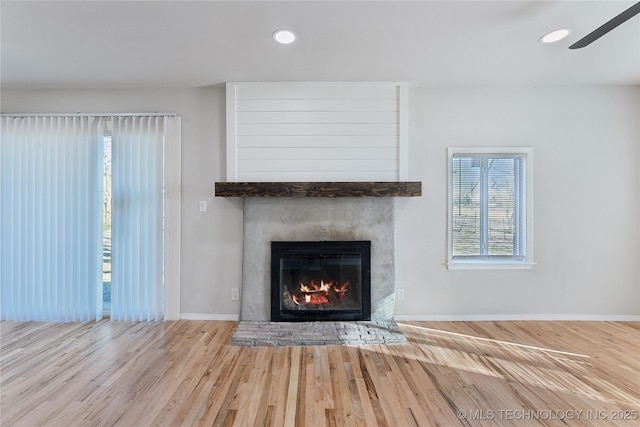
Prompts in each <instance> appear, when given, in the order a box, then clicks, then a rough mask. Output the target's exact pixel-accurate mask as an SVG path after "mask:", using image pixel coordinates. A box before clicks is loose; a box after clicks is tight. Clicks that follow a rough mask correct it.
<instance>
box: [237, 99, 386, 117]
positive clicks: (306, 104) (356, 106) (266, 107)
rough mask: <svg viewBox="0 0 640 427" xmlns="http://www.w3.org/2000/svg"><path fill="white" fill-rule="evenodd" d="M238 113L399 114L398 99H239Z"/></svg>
mask: <svg viewBox="0 0 640 427" xmlns="http://www.w3.org/2000/svg"><path fill="white" fill-rule="evenodd" d="M236 111H237V112H256V111H258V112H260V111H326V112H335V111H356V112H360V111H372V112H373V111H376V112H393V113H395V112H397V111H398V99H397V98H390V99H238V100H236Z"/></svg>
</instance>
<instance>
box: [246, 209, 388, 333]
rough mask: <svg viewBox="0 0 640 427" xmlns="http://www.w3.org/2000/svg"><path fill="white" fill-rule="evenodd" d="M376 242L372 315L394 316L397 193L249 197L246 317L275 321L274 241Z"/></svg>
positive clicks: (378, 317)
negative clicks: (394, 196)
mask: <svg viewBox="0 0 640 427" xmlns="http://www.w3.org/2000/svg"><path fill="white" fill-rule="evenodd" d="M302 240H370V241H371V320H372V321H393V314H394V303H395V299H394V296H395V281H394V280H395V269H394V234H393V199H392V198H377V197H367V198H349V197H347V198H325V197H322V198H281V197H274V198H245V199H244V249H243V261H242V302H241V312H240V320H241V321H270V320H271V319H270V315H271V310H270V306H269V304H270V298H271V294H270V292H271V290H270V289H271V271H270V269H271V242H272V241H302Z"/></svg>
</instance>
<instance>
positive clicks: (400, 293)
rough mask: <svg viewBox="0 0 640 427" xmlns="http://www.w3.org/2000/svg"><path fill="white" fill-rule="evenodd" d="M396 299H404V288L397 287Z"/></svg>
mask: <svg viewBox="0 0 640 427" xmlns="http://www.w3.org/2000/svg"><path fill="white" fill-rule="evenodd" d="M398 299H404V288H399V289H398Z"/></svg>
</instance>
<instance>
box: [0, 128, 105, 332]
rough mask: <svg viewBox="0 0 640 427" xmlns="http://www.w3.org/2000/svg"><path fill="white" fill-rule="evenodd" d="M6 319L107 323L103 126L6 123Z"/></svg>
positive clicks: (1, 216)
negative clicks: (104, 308) (104, 302)
mask: <svg viewBox="0 0 640 427" xmlns="http://www.w3.org/2000/svg"><path fill="white" fill-rule="evenodd" d="M1 120H2V138H1V139H0V282H1V283H0V291H1V298H0V299H1V300H2V302H1V304H0V305H1V309H2V313H1V316H2V320H12V321H27V320H34V321H86V320H91V319H100V318H101V317H102V305H101V304H102V293H101V290H102V155H103V154H102V129H101V126H102V122H101V120H99V119H98V118H95V117H79V116H66V117H65V116H57V117H2V119H1Z"/></svg>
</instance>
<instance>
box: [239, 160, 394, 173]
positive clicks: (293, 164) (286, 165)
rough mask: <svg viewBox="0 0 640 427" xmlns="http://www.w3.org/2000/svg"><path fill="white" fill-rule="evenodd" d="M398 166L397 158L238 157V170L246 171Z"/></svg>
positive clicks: (335, 169) (336, 170)
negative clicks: (303, 158) (258, 158)
mask: <svg viewBox="0 0 640 427" xmlns="http://www.w3.org/2000/svg"><path fill="white" fill-rule="evenodd" d="M397 168H398V162H397V160H379V159H373V160H342V159H332V160H319V159H305V160H295V161H291V160H289V159H285V160H281V159H275V160H269V161H265V160H242V159H238V170H241V171H247V172H260V171H264V172H268V171H272V170H277V171H292V172H293V171H299V172H303V171H319V172H321V171H328V172H329V171H331V172H341V171H384V172H394V171H396V170H397Z"/></svg>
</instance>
